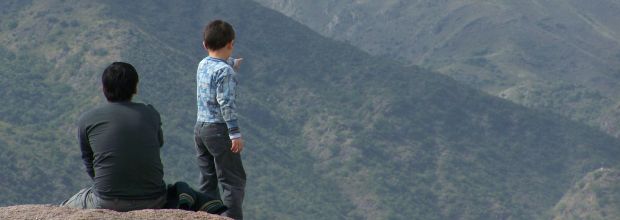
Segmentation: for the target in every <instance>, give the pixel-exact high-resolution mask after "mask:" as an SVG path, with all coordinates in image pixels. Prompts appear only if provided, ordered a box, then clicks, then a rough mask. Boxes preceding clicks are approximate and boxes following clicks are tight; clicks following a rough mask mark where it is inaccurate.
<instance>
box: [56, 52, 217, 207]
mask: <svg viewBox="0 0 620 220" xmlns="http://www.w3.org/2000/svg"><path fill="white" fill-rule="evenodd" d="M101 82H102V84H103V94H104V95H105V97H106V99H107V101H108V102H107V103H105V104H103V105H100V106H98V107H96V108H94V109H91V110H90V111H88V112H86V113H84V114H83V115H82V116H81V117H80V119H79V121H78V124H77V126H78V142H79V145H80V148H81V151H82V160H83V162H84V165H85V166H86V173H88V175H89V176H90V177H91V179H92V180H93V185H92V186H91V187H88V188H85V189H82V190H80V191H79V192H78V193H77V194H75V195H74V196H73V197H71V198H70V199H68V200H66V201H65V202H63V203H62V206H67V207H74V208H81V209H92V208H95V209H110V210H115V211H131V210H139V209H159V208H164V207H166V208H170V207H169V205H168V206H167V205H166V204H167V203H168V204H176V206H177V207H180V208H184V209H192V210H201V209H202V210H203V211H209V212H211V213H213V212H220V211H222V210H225V207H224V206H223V205H222V204H221V201H219V200H210V199H208V198H205V197H204V196H203V195H200V194H198V195H199V196H196V193H195V192H194V191H193V190H192V189H191V188H189V187H188V186H187V185H186V184H173V185H171V186H170V188H171V190H170V191H169V190H167V186H166V184H165V183H164V180H163V176H164V171H163V166H162V163H161V159H160V148H161V147H162V146H163V144H164V139H163V132H162V129H161V119H160V115H159V113H158V112H157V110H155V108H153V106H151V105H145V104H141V103H135V102H132V101H131V99H132V97H133V95H134V94H136V91H137V86H138V73H137V72H136V69H135V68H134V67H133V66H132V65H131V64H128V63H123V62H115V63H112V64H111V65H110V66H108V67H107V68H106V69H105V70H104V71H103V75H102V76H101ZM168 191H169V192H174V195H168V194H169V193H168ZM177 192H178V193H177ZM170 198H174V200H175V201H173V202H172V203H171V202H169V201H168V200H169V199H170ZM207 209H210V210H207Z"/></svg>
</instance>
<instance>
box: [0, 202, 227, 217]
mask: <svg viewBox="0 0 620 220" xmlns="http://www.w3.org/2000/svg"><path fill="white" fill-rule="evenodd" d="M0 219H58V220H61V219H63V220H64V219H66V220H77V219H149V220H151V219H210V220H228V219H229V218H226V217H222V216H218V215H212V214H209V213H206V212H190V211H183V210H173V209H159V210H154V209H145V210H138V211H131V212H116V211H112V210H105V209H87V210H80V209H73V208H67V207H58V206H52V205H18V206H9V207H0Z"/></svg>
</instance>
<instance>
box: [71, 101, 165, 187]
mask: <svg viewBox="0 0 620 220" xmlns="http://www.w3.org/2000/svg"><path fill="white" fill-rule="evenodd" d="M78 140H79V144H80V148H81V150H82V160H83V162H84V165H85V166H86V172H87V173H88V175H89V176H90V177H91V178H92V179H93V181H94V191H95V194H96V195H97V196H99V197H101V198H103V199H115V198H118V199H152V198H158V197H160V196H162V195H163V194H164V193H165V183H164V181H163V176H164V172H163V165H162V163H161V158H160V148H161V146H163V143H164V140H163V133H162V130H161V118H160V115H159V113H158V112H157V110H155V108H153V106H151V105H145V104H141V103H134V102H112V103H106V104H103V105H101V106H98V107H96V108H94V109H92V110H90V111H88V112H86V113H84V114H83V115H82V116H81V117H80V119H79V121H78Z"/></svg>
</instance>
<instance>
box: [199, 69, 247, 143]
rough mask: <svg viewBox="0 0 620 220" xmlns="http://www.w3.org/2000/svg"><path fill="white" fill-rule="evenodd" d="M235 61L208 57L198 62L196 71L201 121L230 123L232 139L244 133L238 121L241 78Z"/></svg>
mask: <svg viewBox="0 0 620 220" xmlns="http://www.w3.org/2000/svg"><path fill="white" fill-rule="evenodd" d="M233 64H234V59H232V58H230V59H228V61H226V60H222V59H218V58H214V57H206V58H204V59H203V60H202V61H200V64H198V71H197V73H196V82H197V88H196V94H197V103H198V118H197V121H198V122H208V123H226V126H228V133H229V136H230V139H235V138H240V137H241V132H240V130H239V126H238V125H237V111H236V107H237V106H236V103H235V99H236V98H237V90H236V87H237V79H236V78H235V75H236V73H235V70H234V69H233V68H232V66H233Z"/></svg>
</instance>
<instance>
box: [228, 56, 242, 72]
mask: <svg viewBox="0 0 620 220" xmlns="http://www.w3.org/2000/svg"><path fill="white" fill-rule="evenodd" d="M242 61H243V58H233V57H229V58H228V60H226V63H228V65H230V66H232V67H233V69H235V71H239V68H240V67H241V62H242Z"/></svg>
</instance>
